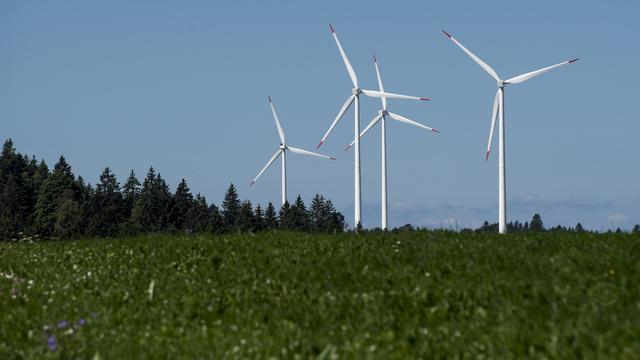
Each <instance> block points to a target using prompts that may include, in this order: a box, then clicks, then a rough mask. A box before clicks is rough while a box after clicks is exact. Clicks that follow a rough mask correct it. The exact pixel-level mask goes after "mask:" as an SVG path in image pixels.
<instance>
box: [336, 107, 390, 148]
mask: <svg viewBox="0 0 640 360" xmlns="http://www.w3.org/2000/svg"><path fill="white" fill-rule="evenodd" d="M383 116H384V115H383V114H379V115H378V116H376V117H374V118H373V120H371V122H370V123H369V125H367V127H366V128H364V130H362V132H361V133H360V137H363V136H364V134H366V133H367V132H369V130H371V128H372V127H373V126H374V125H375V124H377V123H378V121H380V119H382V117H383ZM355 142H356V141H355V139H354V140H353V141H352V142H351V144H349V145H347V147H346V148H345V149H344V150H345V151H347V150H349V149H350V148H351V147H352V146H353V144H354V143H355Z"/></svg>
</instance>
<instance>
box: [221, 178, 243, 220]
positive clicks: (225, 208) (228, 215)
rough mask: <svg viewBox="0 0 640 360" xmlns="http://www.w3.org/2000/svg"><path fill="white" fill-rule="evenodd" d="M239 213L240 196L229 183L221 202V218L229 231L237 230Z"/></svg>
mask: <svg viewBox="0 0 640 360" xmlns="http://www.w3.org/2000/svg"><path fill="white" fill-rule="evenodd" d="M239 215H240V198H239V197H238V192H237V191H236V187H235V186H234V185H233V184H231V185H229V188H228V189H227V192H226V194H225V195H224V201H223V203H222V218H223V221H224V226H225V227H226V228H227V230H229V231H235V230H237V223H238V217H239Z"/></svg>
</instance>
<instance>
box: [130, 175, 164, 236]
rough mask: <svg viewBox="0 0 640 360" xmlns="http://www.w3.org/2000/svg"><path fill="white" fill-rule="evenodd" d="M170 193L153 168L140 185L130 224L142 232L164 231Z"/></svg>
mask: <svg viewBox="0 0 640 360" xmlns="http://www.w3.org/2000/svg"><path fill="white" fill-rule="evenodd" d="M170 205H171V192H170V191H169V186H168V185H167V183H166V182H165V181H164V179H163V178H162V176H160V174H158V175H156V173H155V170H154V169H153V167H151V168H150V169H149V172H148V173H147V177H146V178H145V179H144V182H143V183H142V192H141V193H140V198H139V199H138V201H137V202H136V204H135V206H134V207H133V211H132V213H131V218H132V222H133V223H134V225H136V226H138V227H140V228H141V229H142V231H147V232H156V231H162V230H166V228H167V218H168V211H169V206H170Z"/></svg>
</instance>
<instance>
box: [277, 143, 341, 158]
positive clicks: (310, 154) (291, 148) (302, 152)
mask: <svg viewBox="0 0 640 360" xmlns="http://www.w3.org/2000/svg"><path fill="white" fill-rule="evenodd" d="M287 149H289V150H291V152H292V153H295V154H300V155H307V156H317V157H321V158H323V159H329V160H335V158H334V157H331V156H327V155H322V154H318V153H314V152H311V151H307V150H303V149H298V148H296V147H293V146H289V147H287Z"/></svg>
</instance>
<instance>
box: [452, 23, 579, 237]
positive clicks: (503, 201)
mask: <svg viewBox="0 0 640 360" xmlns="http://www.w3.org/2000/svg"><path fill="white" fill-rule="evenodd" d="M442 32H443V33H444V34H445V35H446V36H447V37H448V38H449V39H451V41H453V42H454V43H455V44H456V45H458V46H459V47H460V48H461V49H462V51H464V52H465V53H466V54H467V55H469V57H470V58H471V59H472V60H473V61H475V62H476V63H477V64H478V65H480V67H481V68H483V69H484V71H486V72H487V73H488V74H489V75H491V77H492V78H494V79H495V80H496V82H497V84H498V92H497V93H496V97H495V98H494V100H493V113H492V115H491V129H490V130H489V142H488V144H487V153H486V157H485V161H488V160H489V152H490V150H491V141H492V140H493V132H494V130H495V125H496V116H498V115H499V119H500V128H499V130H498V139H499V140H498V149H499V150H498V224H499V226H498V229H499V232H500V233H501V234H504V233H506V232H507V191H506V175H505V168H506V165H505V129H504V88H505V87H506V86H507V85H511V84H519V83H521V82H525V81H527V80H529V79H531V78H534V77H536V76H538V75H540V74H543V73H545V72H547V71H549V70H552V69H555V68H557V67H560V66H562V65H566V64H572V63H574V62H576V61H578V60H580V59H579V58H576V59H573V60H568V61H563V62H561V63H559V64H555V65H551V66H548V67H545V68H542V69H539V70H535V71H531V72H528V73H526V74H522V75H518V76H516V77H513V78H511V79H508V80H502V79H500V77H499V76H498V74H497V73H496V71H495V70H493V69H492V68H491V66H489V65H487V64H486V63H485V62H484V61H482V60H480V58H479V57H477V56H476V55H475V54H473V53H472V52H471V51H469V50H468V49H467V48H466V47H464V46H463V45H462V44H461V43H460V42H458V40H456V39H455V38H454V37H453V36H451V35H450V34H449V33H448V32H446V31H444V30H442Z"/></svg>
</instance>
